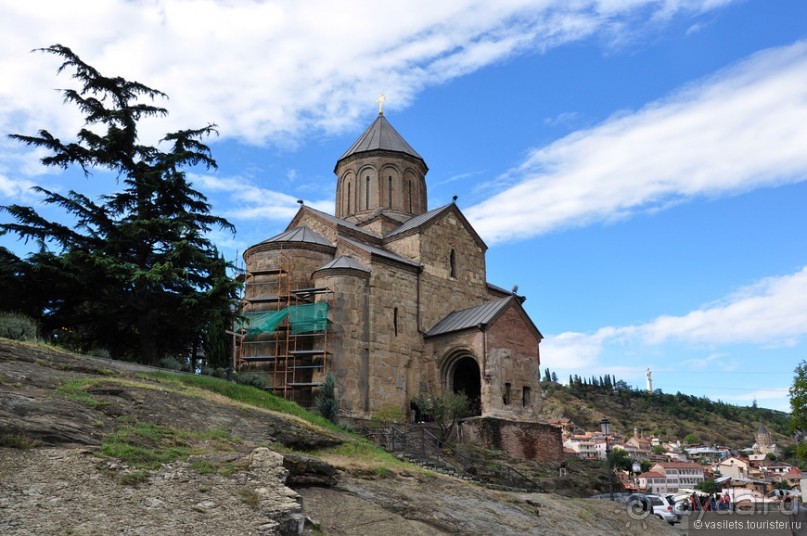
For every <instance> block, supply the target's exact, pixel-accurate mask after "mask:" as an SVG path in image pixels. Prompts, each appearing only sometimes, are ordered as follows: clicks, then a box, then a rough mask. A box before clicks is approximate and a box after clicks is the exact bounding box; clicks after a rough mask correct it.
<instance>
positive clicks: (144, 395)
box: [0, 339, 678, 536]
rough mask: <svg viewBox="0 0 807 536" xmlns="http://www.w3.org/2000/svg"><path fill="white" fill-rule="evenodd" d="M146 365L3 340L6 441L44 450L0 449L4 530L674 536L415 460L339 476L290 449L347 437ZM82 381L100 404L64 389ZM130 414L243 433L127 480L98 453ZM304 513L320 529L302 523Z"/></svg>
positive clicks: (33, 534) (649, 524)
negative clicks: (162, 377) (428, 470)
mask: <svg viewBox="0 0 807 536" xmlns="http://www.w3.org/2000/svg"><path fill="white" fill-rule="evenodd" d="M145 370H150V369H148V368H145V367H142V366H139V365H134V364H130V363H121V362H113V361H108V360H100V359H95V358H84V357H77V356H74V355H72V354H67V353H64V352H60V351H58V350H50V349H47V348H41V347H33V346H30V345H22V344H17V343H12V342H10V341H5V340H2V339H0V435H2V434H9V433H11V434H19V435H20V436H21V437H24V438H27V439H30V440H31V441H33V442H37V444H38V445H39V446H37V447H35V448H25V449H19V448H2V447H0V534H2V535H3V536H50V535H54V536H55V535H81V536H88V535H98V536H107V535H126V536H129V535H137V536H141V535H143V536H145V535H159V536H163V535H191V534H193V535H196V534H205V535H208V536H218V535H221V536H227V535H232V534H239V535H241V534H243V535H259V536H269V535H283V536H285V535H287V534H301V533H302V534H327V535H330V536H335V535H349V536H360V535H372V536H384V535H396V536H398V535H407V536H419V535H424V536H425V535H441V534H461V535H471V534H473V535H488V534H489V535H496V536H505V535H510V534H518V535H533V534H534V535H570V536H572V535H573V536H579V535H580V534H591V535H602V536H611V535H613V536H617V535H619V536H622V535H637V536H638V535H640V534H641V535H644V534H654V535H662V536H663V535H665V534H678V532H677V531H675V530H673V529H671V528H670V527H669V526H667V525H665V524H663V523H661V522H660V521H658V520H656V519H654V518H648V519H645V520H633V519H630V518H629V517H628V516H627V513H626V512H625V511H624V510H623V509H622V508H618V507H616V508H615V507H614V505H613V504H611V503H609V502H607V501H597V500H590V499H568V498H565V497H561V496H558V495H552V494H541V495H535V494H532V495H526V494H518V493H504V492H496V491H491V490H488V489H484V488H480V487H478V486H476V485H473V484H469V483H468V482H465V481H462V480H459V479H454V478H449V477H443V476H433V475H429V474H425V473H423V472H421V471H419V470H417V469H415V468H412V471H400V472H399V474H395V473H393V472H391V471H390V472H389V473H388V474H386V478H380V475H379V474H378V473H376V472H373V471H372V470H367V469H364V470H362V469H360V468H356V467H353V466H352V465H351V464H350V463H347V464H343V465H339V464H336V463H335V465H336V466H337V469H341V470H340V471H338V472H336V471H334V470H333V468H332V467H331V466H329V465H328V464H327V463H322V461H321V460H318V459H317V454H316V453H315V452H314V453H310V454H306V453H305V452H294V453H289V452H288V450H289V449H290V448H296V449H299V450H305V451H308V450H310V449H321V448H324V447H327V446H329V445H335V444H338V443H339V442H340V441H342V440H343V438H340V437H338V436H337V435H335V434H334V433H332V432H328V431H323V430H318V429H315V428H313V427H312V426H311V425H308V424H306V423H302V422H300V421H299V420H298V419H295V418H293V417H288V416H283V415H278V414H276V413H273V412H269V411H266V410H261V409H258V408H253V407H247V406H244V405H242V404H239V403H235V402H233V401H231V400H228V399H225V398H223V397H221V398H220V399H219V398H217V397H216V396H206V397H205V398H202V397H199V396H194V395H193V394H192V393H190V392H184V391H182V390H181V389H179V390H178V389H168V388H166V387H165V386H164V385H162V384H159V383H157V382H152V381H151V380H148V379H147V378H143V377H141V376H140V373H142V372H143V371H145ZM88 378H90V379H93V382H92V386H91V387H90V389H89V391H88V392H87V393H86V394H87V395H89V396H90V397H92V401H93V404H88V403H87V402H86V401H84V402H82V401H81V400H77V399H76V398H75V397H71V396H69V390H65V386H69V384H70V382H71V381H73V380H77V379H88ZM122 419H124V420H127V419H128V420H130V421H136V422H142V423H151V424H154V425H158V426H163V427H170V428H172V429H175V430H181V431H184V432H188V433H195V434H201V433H210V432H211V431H219V432H223V433H225V434H227V436H228V437H230V438H235V439H237V440H238V441H237V442H236V443H233V444H229V446H228V447H227V449H225V450H223V451H222V450H220V449H215V448H211V449H207V450H205V449H201V450H202V454H198V453H194V454H193V455H192V456H190V457H189V458H187V459H180V460H179V461H176V462H173V463H169V464H166V465H163V466H162V467H161V468H159V469H157V470H154V471H151V472H149V473H148V474H147V475H145V477H144V478H142V479H140V480H137V481H136V483H134V484H132V485H125V484H124V483H123V481H124V480H125V478H124V477H126V476H132V475H133V474H134V473H135V471H134V470H133V469H132V468H130V467H128V466H127V465H126V464H125V463H123V462H121V461H119V460H117V459H115V458H111V457H108V456H105V455H103V454H102V453H101V451H100V448H99V446H100V445H101V443H102V440H103V438H104V436H105V435H107V434H110V433H113V432H115V430H117V429H118V427H119V425H120V422H121V420H122ZM198 441H205V440H203V439H200V440H198ZM278 445H280V446H278ZM28 446H31V445H28ZM196 446H197V447H198V445H196ZM202 447H204V445H202ZM273 449H280V450H281V451H282V453H281V452H277V451H276V450H273ZM325 461H331V460H330V459H328V458H327V457H326V458H325ZM205 463H207V464H208V465H207V466H206V465H205ZM200 467H201V468H204V467H213V468H221V467H226V468H227V469H228V470H227V471H218V470H213V471H206V470H201V469H200ZM290 470H291V473H292V475H289V471H290ZM295 479H297V481H296V483H294V482H295ZM334 482H336V485H333V484H334ZM304 484H319V485H316V486H305V485H304ZM324 485H331V487H323V486H324ZM292 488H294V489H292ZM306 517H308V518H311V519H312V520H313V521H314V524H315V525H318V526H319V527H320V528H319V529H314V528H313V527H312V526H311V525H310V524H309V525H308V526H307V527H305V528H303V520H304V519H305V518H306Z"/></svg>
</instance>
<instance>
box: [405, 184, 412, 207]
mask: <svg viewBox="0 0 807 536" xmlns="http://www.w3.org/2000/svg"><path fill="white" fill-rule="evenodd" d="M406 183H407V184H408V185H409V212H412V181H406Z"/></svg>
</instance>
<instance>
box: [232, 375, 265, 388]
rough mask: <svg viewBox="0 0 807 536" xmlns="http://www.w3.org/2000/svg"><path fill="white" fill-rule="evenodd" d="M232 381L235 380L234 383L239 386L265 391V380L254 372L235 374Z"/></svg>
mask: <svg viewBox="0 0 807 536" xmlns="http://www.w3.org/2000/svg"><path fill="white" fill-rule="evenodd" d="M233 379H235V383H238V384H240V385H251V386H252V387H256V388H258V389H261V390H264V389H266V378H264V377H263V376H262V375H261V374H256V373H254V372H239V373H237V374H235V376H234V377H233Z"/></svg>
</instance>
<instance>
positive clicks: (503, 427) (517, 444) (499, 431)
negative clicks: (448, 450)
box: [461, 417, 563, 462]
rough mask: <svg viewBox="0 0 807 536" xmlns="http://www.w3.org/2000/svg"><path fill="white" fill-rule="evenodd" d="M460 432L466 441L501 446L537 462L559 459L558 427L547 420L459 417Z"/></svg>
mask: <svg viewBox="0 0 807 536" xmlns="http://www.w3.org/2000/svg"><path fill="white" fill-rule="evenodd" d="M461 433H462V440H463V441H464V442H466V443H471V444H474V445H480V446H483V447H486V448H490V449H497V450H503V451H505V452H507V453H508V454H509V455H510V456H513V457H514V458H520V459H523V460H538V461H541V462H560V461H562V460H563V443H562V440H561V433H560V428H556V427H554V426H551V425H549V424H545V423H536V422H516V421H510V420H506V419H498V418H491V417H477V418H471V419H466V420H465V421H463V422H462V432H461Z"/></svg>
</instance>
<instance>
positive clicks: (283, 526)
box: [249, 447, 305, 536]
mask: <svg viewBox="0 0 807 536" xmlns="http://www.w3.org/2000/svg"><path fill="white" fill-rule="evenodd" d="M249 471H250V479H251V480H252V481H253V482H254V483H255V484H256V485H257V487H256V488H255V494H256V496H257V504H258V510H260V511H261V512H264V513H265V514H266V515H267V517H268V518H269V521H267V522H266V523H264V524H263V525H261V526H260V531H261V533H262V534H267V535H270V534H277V535H279V536H293V535H297V534H302V533H303V528H304V526H305V514H304V512H303V499H302V497H300V495H298V494H297V492H295V491H293V490H291V489H289V488H288V487H286V485H285V484H284V483H285V482H286V477H287V476H288V471H287V470H286V468H285V467H283V455H282V454H278V453H277V452H274V451H271V450H269V449H267V448H263V447H261V448H257V449H255V450H253V451H252V454H250V456H249Z"/></svg>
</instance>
